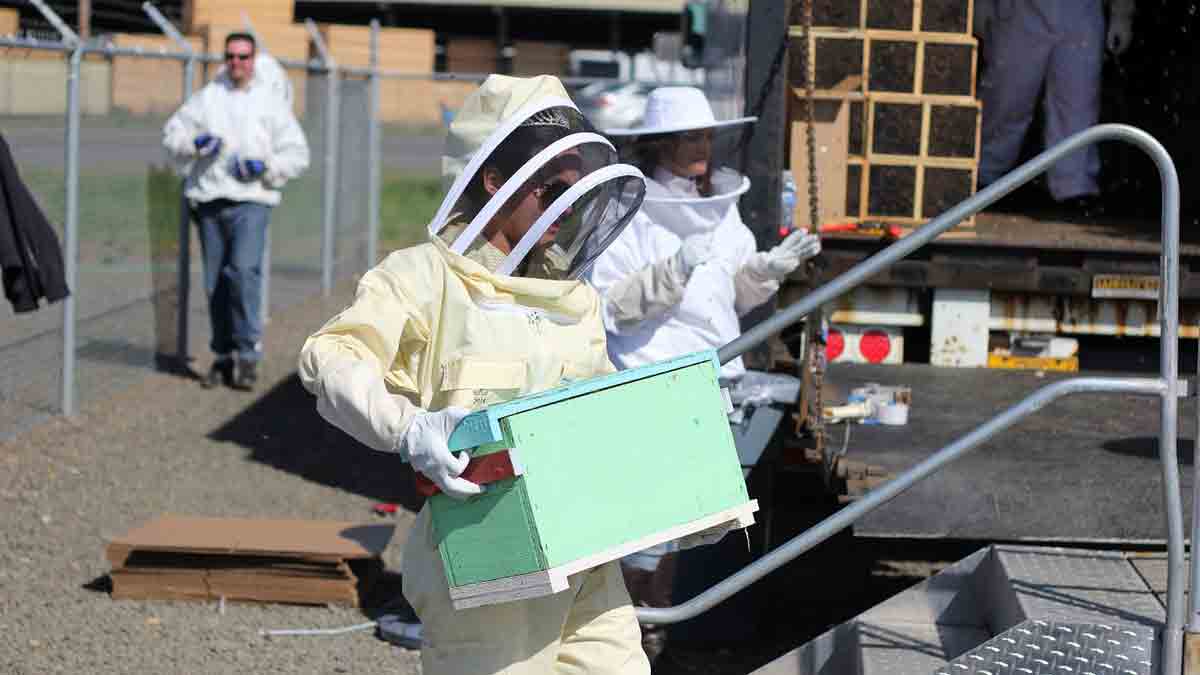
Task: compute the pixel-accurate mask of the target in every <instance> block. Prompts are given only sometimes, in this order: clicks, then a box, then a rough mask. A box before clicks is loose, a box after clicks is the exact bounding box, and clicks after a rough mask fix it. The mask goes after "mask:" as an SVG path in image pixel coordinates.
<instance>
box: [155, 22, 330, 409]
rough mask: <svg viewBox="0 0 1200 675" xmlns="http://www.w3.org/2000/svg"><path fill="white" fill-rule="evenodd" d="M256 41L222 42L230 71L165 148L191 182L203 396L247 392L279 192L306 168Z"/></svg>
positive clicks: (173, 126) (193, 105)
mask: <svg viewBox="0 0 1200 675" xmlns="http://www.w3.org/2000/svg"><path fill="white" fill-rule="evenodd" d="M255 52H256V45H255V41H254V37H253V36H251V35H249V34H246V33H231V34H230V35H229V36H228V37H227V38H226V39H225V67H224V68H223V70H222V72H221V73H220V74H219V75H218V76H217V78H216V79H215V80H213V81H212V82H210V83H209V84H208V85H207V86H205V87H204V88H203V89H201V90H200V91H199V92H197V93H196V94H195V95H193V96H192V97H191V98H190V99H188V101H187V102H186V103H184V105H183V107H181V108H180V109H179V110H177V111H176V112H175V114H174V115H172V116H171V119H169V120H167V124H166V127H164V129H163V145H164V146H166V148H167V151H168V152H169V153H170V154H171V156H172V157H173V158H174V159H175V160H176V161H177V162H178V163H179V164H180V169H181V170H182V171H183V172H184V173H185V175H186V176H187V178H186V181H185V183H184V194H185V196H186V197H187V199H188V201H189V203H190V204H191V207H192V217H193V218H194V219H195V220H196V222H197V223H198V224H199V228H200V243H201V246H202V248H203V250H204V289H205V291H206V292H207V293H208V309H209V319H210V321H211V323H212V341H211V342H210V347H211V349H212V351H213V354H214V356H215V358H214V361H213V366H212V369H211V370H210V371H209V373H208V375H207V376H206V377H205V378H204V380H203V384H204V386H206V387H215V386H217V385H220V384H222V383H223V384H226V385H228V386H233V387H235V388H238V389H244V390H249V389H252V388H253V387H254V384H255V382H256V381H257V379H258V362H259V361H260V360H261V358H262V313H261V311H260V304H261V289H262V262H263V253H264V250H265V248H266V235H267V223H268V220H269V218H270V211H271V207H273V206H275V205H277V204H278V203H279V200H280V194H279V190H280V188H282V187H283V185H284V184H285V183H286V182H287V181H288V180H290V179H292V178H295V177H297V176H299V175H300V174H301V173H302V172H303V171H304V170H305V169H307V168H308V143H307V142H306V141H305V139H304V132H303V131H302V130H301V128H300V124H299V122H297V121H296V117H295V115H293V114H292V110H291V105H290V103H289V102H288V101H287V100H286V99H285V97H282V96H280V95H279V92H278V89H277V88H275V87H272V86H271V83H270V82H267V81H265V80H264V79H263V78H261V77H256V76H255V67H254V66H255Z"/></svg>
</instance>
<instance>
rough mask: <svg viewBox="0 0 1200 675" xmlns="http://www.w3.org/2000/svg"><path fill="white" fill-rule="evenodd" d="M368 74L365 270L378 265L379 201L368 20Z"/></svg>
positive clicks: (375, 78) (374, 48)
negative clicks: (369, 68) (369, 69)
mask: <svg viewBox="0 0 1200 675" xmlns="http://www.w3.org/2000/svg"><path fill="white" fill-rule="evenodd" d="M370 65H371V74H370V75H368V77H369V78H370V81H369V85H368V89H367V95H368V97H369V99H368V103H367V107H368V110H367V114H368V115H369V117H368V118H367V265H366V267H367V269H370V268H372V267H374V266H375V263H376V262H378V261H379V208H380V197H381V190H382V184H381V175H380V174H381V171H380V160H381V153H382V148H380V141H381V140H382V139H381V138H380V130H379V115H380V112H379V103H380V95H379V94H380V91H379V88H380V85H381V82H380V81H379V20H378V19H371V62H370Z"/></svg>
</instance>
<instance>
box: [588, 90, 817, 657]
mask: <svg viewBox="0 0 1200 675" xmlns="http://www.w3.org/2000/svg"><path fill="white" fill-rule="evenodd" d="M754 120H755V118H753V117H743V118H739V119H733V120H725V121H717V120H716V119H715V117H714V116H713V112H712V108H711V107H710V106H709V103H708V100H707V98H706V97H705V96H704V93H703V92H702V91H700V90H699V89H697V88H695V87H660V88H658V89H655V90H654V91H652V92H650V94H649V96H648V97H647V105H646V114H645V117H644V119H643V123H642V125H641V126H639V127H637V128H632V129H609V130H606V133H608V134H609V135H610V136H614V137H618V140H621V139H624V140H626V141H628V142H629V145H628V146H627V147H628V148H630V149H631V150H632V153H633V154H634V156H635V157H636V162H637V164H638V165H639V168H641V170H642V171H643V173H645V174H646V176H647V181H646V198H645V201H644V202H643V203H642V208H641V211H640V212H639V213H638V214H637V216H635V217H634V219H633V221H632V222H631V223H630V226H629V227H628V228H626V230H625V231H624V232H623V233H622V234H621V236H620V237H618V238H617V241H616V243H614V244H613V245H612V246H611V247H609V249H608V250H607V251H605V252H604V254H603V255H601V256H600V259H599V260H598V261H597V263H596V265H595V267H594V268H593V269H592V273H591V276H590V280H591V282H592V284H593V285H595V286H596V288H597V290H599V291H600V293H601V295H602V296H603V297H604V310H603V311H604V323H605V327H606V328H607V330H608V353H609V356H611V357H612V360H613V363H614V364H616V366H617V367H618V368H621V369H625V368H633V367H637V366H641V365H645V364H648V363H654V362H656V361H662V360H665V359H669V358H672V357H676V356H680V355H682V354H687V353H689V352H695V351H700V350H705V349H716V348H719V347H721V346H723V345H725V344H726V343H728V342H729V341H731V340H733V339H734V338H736V337H737V336H738V335H739V334H741V326H740V317H741V316H743V315H745V314H746V313H747V312H749V311H750V310H752V309H754V308H755V307H757V306H759V305H761V304H762V303H764V302H766V301H767V300H768V299H769V298H770V297H771V296H772V295H773V294H774V293H775V292H776V291H777V290H779V286H780V283H781V282H782V281H783V280H784V279H785V278H786V277H787V276H788V275H789V274H791V273H792V272H793V271H795V270H796V268H797V267H799V266H800V263H802V262H803V261H805V260H807V259H809V258H812V257H813V256H815V255H817V254H818V253H819V252H820V250H821V244H820V240H819V239H818V238H817V237H816V236H815V235H812V234H808V233H806V232H803V231H796V232H794V233H792V234H790V235H789V236H788V237H787V238H786V239H784V240H783V242H782V243H780V244H779V245H778V246H775V247H774V248H772V249H770V250H769V251H761V252H760V251H758V250H757V246H756V244H755V240H754V236H753V234H752V233H751V232H750V230H749V229H748V228H747V227H746V225H745V224H744V223H743V222H742V218H741V215H740V214H739V212H738V208H737V199H738V197H740V196H741V195H742V194H744V193H745V192H746V191H747V190H749V189H750V180H749V179H748V178H746V177H745V176H743V175H741V174H740V173H738V172H737V171H735V170H734V169H732V168H729V167H725V166H718V165H717V164H718V162H719V161H721V160H722V159H723V158H725V157H729V156H730V154H731V153H730V152H729V151H730V150H731V148H732V146H733V145H734V142H735V141H736V139H737V137H738V135H740V134H741V133H742V132H743V131H744V130H745V126H744V125H746V124H749V123H751V122H753V121H754ZM714 148H716V150H714ZM745 372H746V368H745V366H744V365H743V364H742V360H741V358H740V357H739V358H737V359H734V360H732V361H729V362H728V363H726V364H724V365H723V366H721V379H722V381H723V382H724V383H725V384H727V385H734V384H736V383H737V382H738V381H739V380H740V379H741V378H742V377H743V375H744V374H745ZM678 548H679V546H678V545H676V544H674V543H668V544H663V545H660V546H656V547H654V548H652V549H649V550H646V551H643V552H641V553H638V554H635V555H633V556H629V557H627V558H626V559H625V561H624V566H625V569H626V578H627V580H628V581H629V583H630V587H631V590H632V591H633V594H634V599H635V600H636V601H638V602H640V603H643V604H647V605H651V606H665V605H669V604H670V600H671V597H670V595H671V593H670V591H671V587H672V578H673V576H674V573H673V571H674V560H673V558H672V557H671V556H669V555H668V554H670V553H672V552H674V551H675V550H677V549H678ZM664 635H665V633H664V632H663V631H662V630H661V629H659V628H651V629H649V630H647V631H646V639H645V647H646V651H647V653H648V655H649V656H650V657H651V659H653V658H655V657H656V656H657V654H658V652H660V651H661V650H662V646H663V644H662V643H663V637H664Z"/></svg>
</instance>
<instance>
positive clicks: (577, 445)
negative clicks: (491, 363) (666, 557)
mask: <svg viewBox="0 0 1200 675" xmlns="http://www.w3.org/2000/svg"><path fill="white" fill-rule="evenodd" d="M719 372H720V366H719V364H718V362H717V359H716V353H715V352H712V351H708V352H700V353H696V354H692V355H688V356H685V357H681V358H678V359H673V360H670V361H666V362H662V363H657V364H652V365H649V366H645V367H642V368H636V369H631V370H626V371H622V372H619V373H614V374H612V375H606V376H602V377H597V378H591V379H588V380H582V381H578V382H574V383H569V384H566V385H563V386H560V387H557V388H555V389H551V390H548V391H545V392H542V393H540V394H535V395H530V396H525V397H521V398H518V399H514V400H512V401H509V402H507V403H502V404H499V405H493V406H491V407H489V408H486V409H483V410H480V411H478V412H475V413H473V414H471V415H470V416H468V417H467V418H465V419H464V420H463V421H462V423H460V425H459V426H458V428H456V429H455V430H454V433H453V434H452V435H451V437H450V448H451V449H452V450H455V451H457V450H463V449H469V451H470V453H471V454H472V457H473V459H472V467H475V466H481V467H482V466H485V465H487V464H489V463H490V462H493V461H495V462H496V465H497V466H504V467H511V470H505V471H501V472H500V474H499V475H501V476H509V477H506V478H503V479H501V480H499V481H497V482H492V483H490V484H489V485H488V490H487V491H486V492H485V493H484V494H482V495H480V496H478V497H475V498H472V499H470V500H467V501H462V502H460V501H455V500H453V499H451V498H449V497H446V496H445V495H440V494H436V495H433V496H432V497H430V501H429V507H430V511H431V516H432V523H433V532H434V536H435V538H436V541H437V542H438V550H439V552H440V554H441V557H442V563H443V565H444V567H445V571H446V579H447V581H448V582H449V586H450V597H451V599H452V600H453V602H454V606H455V607H456V608H459V609H464V608H469V607H478V606H482V605H490V604H496V603H500V602H507V601H511V600H517V599H522V598H532V597H539V596H544V595H549V594H551V593H556V592H559V591H562V590H565V589H566V588H567V578H568V577H569V576H570V575H572V574H575V573H577V572H581V571H584V570H587V569H591V568H594V567H597V566H599V565H602V564H604V563H606V562H609V561H612V560H617V559H619V558H621V557H623V556H625V555H628V554H630V553H634V552H636V551H639V550H642V549H645V548H648V547H650V546H653V545H656V544H660V543H663V542H666V541H670V540H673V539H677V538H679V537H682V536H684V535H687V534H692V533H696V532H700V531H702V530H706V529H709V528H711V527H714V526H718V525H722V524H733V525H735V526H736V527H747V526H749V525H750V524H752V523H753V513H754V512H755V511H756V510H757V509H758V505H757V503H756V502H754V501H752V500H750V499H749V497H748V495H747V492H746V484H745V480H744V479H743V477H742V469H741V466H740V463H739V460H738V456H737V451H736V449H735V448H734V443H733V436H732V433H731V431H730V429H729V422H728V420H727V418H726V414H727V412H726V411H727V410H728V399H727V398H726V394H725V392H723V391H722V389H721V387H720V385H719V384H718V381H717V376H718V373H719ZM484 458H490V459H484ZM472 471H473V470H472V468H468V470H467V473H468V475H471V477H474V478H476V479H479V478H478V476H479V474H472Z"/></svg>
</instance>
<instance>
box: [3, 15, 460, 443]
mask: <svg viewBox="0 0 1200 675" xmlns="http://www.w3.org/2000/svg"><path fill="white" fill-rule="evenodd" d="M168 34H169V33H168ZM63 35H64V39H63V40H62V41H61V42H47V41H44V40H37V39H32V38H13V37H10V38H0V47H2V48H3V55H2V57H0V68H4V69H7V70H8V71H9V72H8V73H7V74H8V76H9V78H10V81H11V82H13V86H12V87H10V88H9V89H8V90H7V92H5V93H7V94H8V95H7V96H4V95H3V94H0V128H2V129H3V133H4V136H5V139H6V140H7V141H8V143H9V145H10V147H11V148H12V151H13V157H14V160H15V162H16V164H17V166H18V168H19V170H20V172H21V177H22V180H23V181H24V182H25V183H26V185H27V186H28V187H29V188H30V190H31V191H32V192H33V194H34V196H35V198H36V200H37V201H38V203H39V205H40V206H41V208H42V209H43V211H44V212H45V213H46V216H47V218H48V219H49V220H50V221H51V222H52V223H53V224H54V227H55V228H56V230H57V234H58V237H59V240H60V241H61V242H62V244H63V253H64V259H65V263H66V267H67V281H68V284H69V286H70V288H71V291H72V295H71V296H70V298H68V299H67V300H64V301H62V302H60V303H57V304H55V305H46V304H43V305H42V307H41V308H40V309H39V310H37V311H35V312H30V313H23V314H16V313H14V312H13V311H12V308H11V306H10V305H9V304H8V303H3V309H2V310H0V312H3V314H0V439H3V438H5V437H7V436H10V435H13V434H15V433H19V432H20V431H22V430H23V429H25V428H28V427H29V426H30V425H32V424H34V423H36V422H38V421H39V420H41V419H44V418H45V417H48V416H50V415H54V414H59V413H66V414H71V413H73V412H74V410H75V409H76V408H77V406H78V404H79V402H80V401H87V400H95V399H97V398H99V397H103V396H109V395H112V394H113V393H115V392H116V391H118V390H119V389H120V388H122V387H125V386H128V385H129V384H131V383H132V382H136V381H137V380H139V379H141V378H143V377H144V376H145V374H146V372H147V371H148V370H150V369H155V368H158V369H173V370H179V371H181V372H186V371H190V370H191V366H190V365H189V364H190V363H191V361H192V360H193V358H194V357H195V356H196V355H198V354H204V353H206V352H207V342H208V329H209V326H208V314H207V298H206V297H205V294H204V287H203V279H202V269H201V262H200V259H201V256H200V246H199V241H198V237H197V236H196V234H195V229H194V228H195V225H194V224H193V223H192V222H190V218H189V217H188V216H189V214H188V209H187V208H186V205H185V203H184V200H183V197H182V182H181V178H180V176H179V175H178V174H177V173H176V171H175V168H174V166H173V165H172V164H171V162H170V161H169V159H168V158H167V155H166V152H165V150H164V149H163V147H162V129H163V125H164V123H165V122H166V120H167V118H168V117H169V116H170V114H171V113H172V112H174V111H175V110H176V109H178V107H179V106H181V105H182V104H183V103H184V101H185V100H186V99H187V97H188V96H190V95H191V94H192V92H194V91H198V89H199V87H201V86H202V85H203V83H204V82H205V81H207V80H210V79H212V77H213V76H214V75H215V73H216V67H217V66H218V65H219V64H218V63H217V61H218V59H217V57H215V56H211V55H206V54H201V53H198V52H196V51H188V49H189V45H188V43H186V42H183V41H182V40H181V41H180V42H178V43H175V44H173V45H170V48H162V47H161V46H160V48H158V49H157V50H155V49H146V48H143V47H140V46H122V45H120V44H114V42H112V41H107V42H104V43H99V42H87V43H84V42H79V41H76V40H75V39H74V36H72V35H70V34H69V33H67V32H65V33H64V34H63ZM280 62H281V64H282V65H283V66H284V68H285V69H286V72H287V75H288V78H289V80H290V81H291V82H292V83H293V87H292V95H293V103H294V110H295V112H296V114H297V117H298V119H299V120H300V122H301V126H302V128H303V129H304V133H305V135H306V138H307V141H308V144H309V148H310V153H311V163H310V167H309V170H308V171H307V172H306V173H305V174H304V175H302V176H301V177H299V178H297V179H295V180H293V181H291V182H289V184H288V185H287V186H286V187H285V188H284V191H283V200H282V203H281V204H280V205H279V206H278V207H277V208H275V209H273V212H272V214H271V224H270V227H269V242H268V253H267V256H268V258H267V261H268V262H267V265H266V266H265V268H264V281H265V283H264V290H263V293H264V296H266V297H265V300H266V302H264V303H263V306H264V313H266V314H268V316H269V313H270V312H275V311H281V310H283V309H285V308H286V307H288V306H289V305H292V304H294V303H297V302H300V301H302V300H304V299H306V298H309V297H312V296H313V295H316V294H318V293H322V292H324V293H328V292H329V291H330V290H331V288H332V286H333V284H334V283H335V282H336V280H338V279H341V278H346V277H349V276H352V275H354V274H360V273H362V272H363V271H365V270H366V269H368V268H369V267H370V265H371V264H372V263H373V262H374V261H375V259H376V258H377V251H378V245H377V244H376V241H377V238H378V235H377V232H378V222H379V221H378V211H379V203H380V201H379V181H380V179H381V176H382V172H381V170H380V167H379V162H380V152H378V150H377V149H375V148H373V147H372V142H373V139H378V138H379V128H378V123H379V118H378V115H377V114H376V112H377V101H378V98H377V96H376V94H375V92H376V91H377V86H378V81H379V73H378V72H376V71H374V70H365V71H362V72H354V71H351V70H350V69H346V71H345V72H342V71H339V70H338V69H337V67H336V64H335V63H333V62H332V61H327V60H323V59H316V60H313V61H309V62H303V61H300V62H297V61H287V60H283V59H281V60H280ZM428 132H429V130H423V131H420V132H418V133H419V134H422V133H428ZM433 133H435V134H436V132H433ZM422 143H423V141H418V142H417V145H418V146H421V145H422ZM377 144H378V141H376V145H377ZM268 330H269V327H268Z"/></svg>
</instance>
